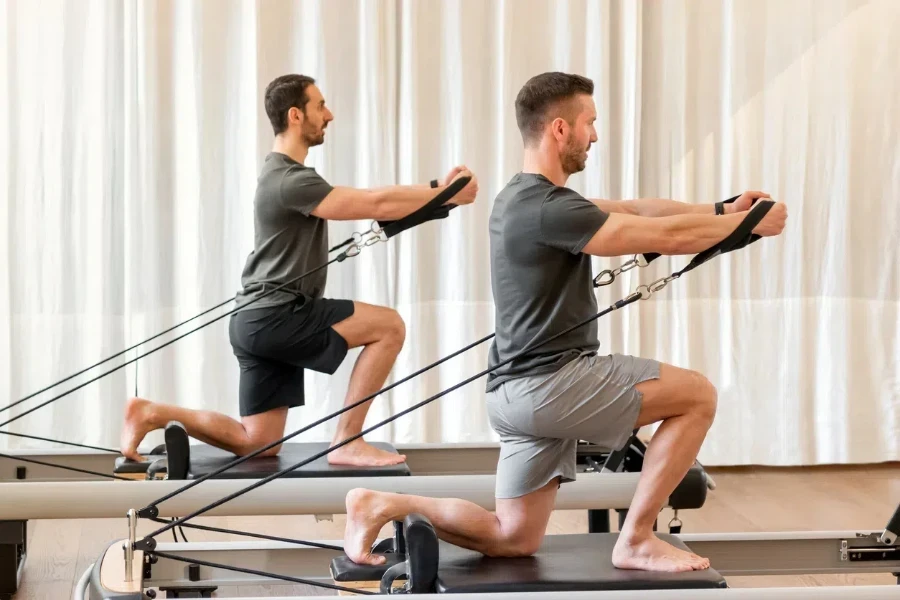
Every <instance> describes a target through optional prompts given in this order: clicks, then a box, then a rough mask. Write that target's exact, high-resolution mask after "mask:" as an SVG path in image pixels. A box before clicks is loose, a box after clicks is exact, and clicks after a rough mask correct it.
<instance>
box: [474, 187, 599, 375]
mask: <svg viewBox="0 0 900 600" xmlns="http://www.w3.org/2000/svg"><path fill="white" fill-rule="evenodd" d="M607 217H608V215H607V213H605V212H603V211H602V210H600V209H599V208H598V207H597V205H596V204H593V203H592V202H591V201H589V200H586V199H585V198H583V197H582V196H581V195H579V194H578V193H576V192H574V191H572V190H570V189H568V188H565V187H559V186H557V185H556V184H554V183H553V182H552V181H550V180H549V179H547V178H546V177H545V176H544V175H541V174H540V173H518V174H516V175H515V176H514V177H513V178H512V179H511V180H510V181H509V182H508V183H507V184H506V187H505V188H503V189H502V190H501V191H500V193H499V194H498V195H497V199H496V200H495V201H494V209H493V211H492V212H491V218H490V239H491V282H492V284H493V292H494V305H495V306H496V309H495V310H496V312H497V316H496V323H497V324H496V337H495V338H494V342H493V344H492V345H491V350H490V355H489V363H488V366H490V367H495V366H496V365H498V364H499V363H501V362H502V361H506V360H507V359H509V358H512V357H513V356H514V355H515V354H517V353H518V352H520V351H522V350H523V349H525V348H528V347H530V346H533V345H536V344H538V343H539V342H541V341H542V340H544V339H546V338H548V337H550V336H551V335H552V333H554V332H559V331H563V330H564V329H567V328H569V327H572V326H574V325H576V324H577V323H578V322H579V321H581V320H583V319H584V318H585V317H586V316H590V315H592V314H594V313H596V312H597V299H596V298H595V297H594V288H593V282H592V277H593V276H592V275H591V257H590V256H589V255H587V254H583V253H582V252H581V251H582V249H583V248H584V245H585V244H587V243H588V242H589V241H590V239H591V238H592V237H593V236H594V234H595V233H597V231H598V230H599V229H600V227H601V226H602V225H603V224H604V223H605V222H606V219H607ZM597 347H598V344H597V322H596V321H592V322H591V323H590V324H588V325H586V326H584V327H579V328H578V329H575V330H573V331H571V332H569V333H567V334H565V335H563V336H560V337H559V338H557V339H555V340H553V341H552V342H550V343H548V344H545V345H544V346H542V347H541V348H540V350H538V351H537V352H535V353H534V354H527V355H525V356H524V357H522V358H517V359H514V360H513V361H512V362H510V363H508V364H505V365H503V366H500V367H498V368H497V369H496V370H495V371H493V372H491V373H490V374H489V375H488V383H487V391H489V392H490V391H493V390H494V389H496V388H497V386H499V385H500V384H501V383H503V382H504V381H507V380H509V379H512V378H515V377H517V376H521V375H540V374H543V373H553V372H555V371H558V370H559V369H560V368H561V367H562V366H563V365H565V364H566V363H568V362H569V361H571V360H574V359H576V358H578V357H579V356H581V355H583V354H585V353H588V352H595V351H596V350H597Z"/></svg>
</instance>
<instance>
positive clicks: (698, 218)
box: [659, 214, 745, 254]
mask: <svg viewBox="0 0 900 600" xmlns="http://www.w3.org/2000/svg"><path fill="white" fill-rule="evenodd" d="M744 216H745V215H743V214H729V215H724V216H719V217H715V218H710V217H709V216H707V215H699V214H681V215H669V216H666V217H664V218H662V219H660V221H659V223H660V224H661V225H662V226H663V229H664V232H665V237H666V238H667V239H668V243H669V244H670V247H669V252H666V254H696V253H698V252H703V251H704V250H706V249H707V248H710V247H712V246H713V245H715V244H717V243H719V242H720V241H722V240H723V239H725V238H726V237H727V236H728V235H729V234H730V233H731V232H732V231H734V230H735V229H737V227H738V225H740V224H741V222H742V221H743V220H744Z"/></svg>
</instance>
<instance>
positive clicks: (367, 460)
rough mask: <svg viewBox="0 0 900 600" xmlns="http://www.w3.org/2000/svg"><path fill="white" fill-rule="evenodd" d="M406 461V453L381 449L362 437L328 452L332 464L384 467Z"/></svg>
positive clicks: (329, 461)
mask: <svg viewBox="0 0 900 600" xmlns="http://www.w3.org/2000/svg"><path fill="white" fill-rule="evenodd" d="M341 439H343V438H341ZM405 461H406V455H404V454H394V453H393V452H388V451H387V450H380V449H378V448H376V447H375V446H372V445H370V444H368V443H366V442H365V441H363V440H362V439H358V440H353V441H352V442H350V443H349V444H347V445H346V446H341V447H340V448H338V449H336V450H333V451H331V452H329V453H328V463H329V464H332V465H349V466H353V467H384V466H387V465H399V464H400V463H402V462H405Z"/></svg>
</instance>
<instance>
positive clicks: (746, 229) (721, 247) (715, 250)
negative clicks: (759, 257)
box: [674, 200, 775, 275]
mask: <svg viewBox="0 0 900 600" xmlns="http://www.w3.org/2000/svg"><path fill="white" fill-rule="evenodd" d="M773 206H775V203H774V202H772V201H771V200H760V201H758V202H756V205H755V206H754V207H753V208H752V209H750V212H749V213H748V214H747V216H746V217H744V220H743V221H741V223H740V225H738V226H737V227H736V228H735V229H734V231H732V232H731V233H730V234H729V235H728V236H727V237H726V238H725V239H724V240H722V241H721V242H719V243H718V244H716V245H714V246H712V247H711V248H707V249H706V250H704V251H703V252H701V253H700V254H698V255H696V256H695V257H694V258H693V259H692V260H691V262H690V263H688V265H687V266H686V267H685V268H683V269H681V270H680V271H676V272H675V273H674V275H682V274H684V273H687V272H688V271H690V270H692V269H696V268H697V267H699V266H700V265H702V264H703V263H705V262H706V261H708V260H710V259H711V258H714V257H716V256H718V255H719V254H725V253H726V252H731V251H733V250H739V249H741V248H743V247H745V246H747V245H749V244H752V243H753V242H755V241H756V240H758V239H760V238H761V237H762V236H761V235H758V234H755V233H753V228H754V227H756V226H757V225H759V223H760V221H762V220H763V218H764V217H765V216H766V214H767V213H768V212H769V211H770V210H771V209H772V207H773Z"/></svg>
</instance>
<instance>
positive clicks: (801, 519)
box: [14, 464, 900, 600]
mask: <svg viewBox="0 0 900 600" xmlns="http://www.w3.org/2000/svg"><path fill="white" fill-rule="evenodd" d="M710 472H711V474H712V476H713V478H714V479H715V482H716V484H717V489H716V490H715V491H713V492H711V493H710V495H709V498H708V500H707V503H706V505H705V506H704V507H703V508H701V509H699V510H694V511H686V512H682V513H681V514H679V517H680V518H681V520H682V521H683V522H684V532H685V533H688V532H696V533H701V532H731V531H812V530H840V529H858V530H866V529H872V530H877V529H881V528H883V527H884V526H885V524H886V523H887V520H888V519H889V518H890V516H891V514H892V513H893V510H894V508H896V506H897V503H898V502H900V464H886V465H873V466H846V467H845V466H834V467H816V468H806V469H798V468H791V469H777V468H759V467H742V468H729V469H710ZM671 516H672V514H671V511H668V510H666V511H663V513H662V515H660V527H661V529H663V530H664V528H665V526H666V524H667V522H668V520H669V519H670V518H671ZM197 522H198V523H203V524H208V525H215V526H218V527H225V528H231V529H240V530H246V531H255V532H261V533H268V534H272V535H279V536H286V537H292V536H295V537H299V538H304V537H305V538H307V539H309V538H312V539H340V538H341V536H342V533H343V527H344V516H343V515H335V517H334V521H333V522H328V521H322V522H316V520H315V518H314V517H312V516H299V517H284V516H276V517H272V516H259V517H239V518H238V517H234V518H232V517H219V518H208V519H198V520H197ZM150 525H151V524H148V523H144V524H142V527H141V528H140V530H139V534H142V533H149V531H151V529H150ZM586 531H587V515H586V513H585V511H557V512H556V513H554V515H553V518H552V520H551V522H550V524H549V526H548V533H549V534H560V533H580V532H586ZM384 533H385V534H386V535H387V534H389V531H388V529H385V531H384ZM124 535H125V520H124V519H85V520H56V521H32V522H30V523H29V549H28V560H27V563H26V567H25V571H24V575H23V581H22V587H21V589H20V591H19V592H18V593H17V594H16V595H15V596H14V598H15V600H26V599H28V600H32V599H34V600H37V599H41V600H47V599H54V600H56V599H59V600H63V599H67V598H71V594H72V589H73V587H74V586H75V584H76V583H77V581H78V580H79V578H80V577H81V575H82V573H84V571H85V570H86V569H87V568H88V566H90V564H91V563H92V562H93V561H94V560H96V558H97V557H98V556H99V555H100V553H101V551H102V550H103V548H104V547H105V546H106V545H107V544H108V543H109V541H111V540H114V539H117V538H121V537H123V536H124ZM188 538H189V539H190V540H191V541H206V540H228V539H235V538H232V537H230V536H227V535H222V534H216V533H208V532H202V531H196V530H190V531H189V532H188ZM894 583H895V579H894V578H893V577H892V576H890V575H888V574H884V575H860V576H837V575H833V576H832V575H828V576H823V575H816V576H812V575H810V576H792V577H780V576H779V577H730V578H729V585H731V586H732V587H758V586H820V585H863V584H869V585H871V584H885V585H891V584H894ZM288 594H292V595H333V594H335V592H332V591H330V590H322V589H316V588H309V587H306V586H297V585H287V586H244V587H236V588H232V589H229V590H224V589H223V590H221V591H220V592H219V593H218V594H217V595H216V596H215V597H217V598H228V597H235V596H248V595H253V596H260V597H267V596H278V595H288Z"/></svg>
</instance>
